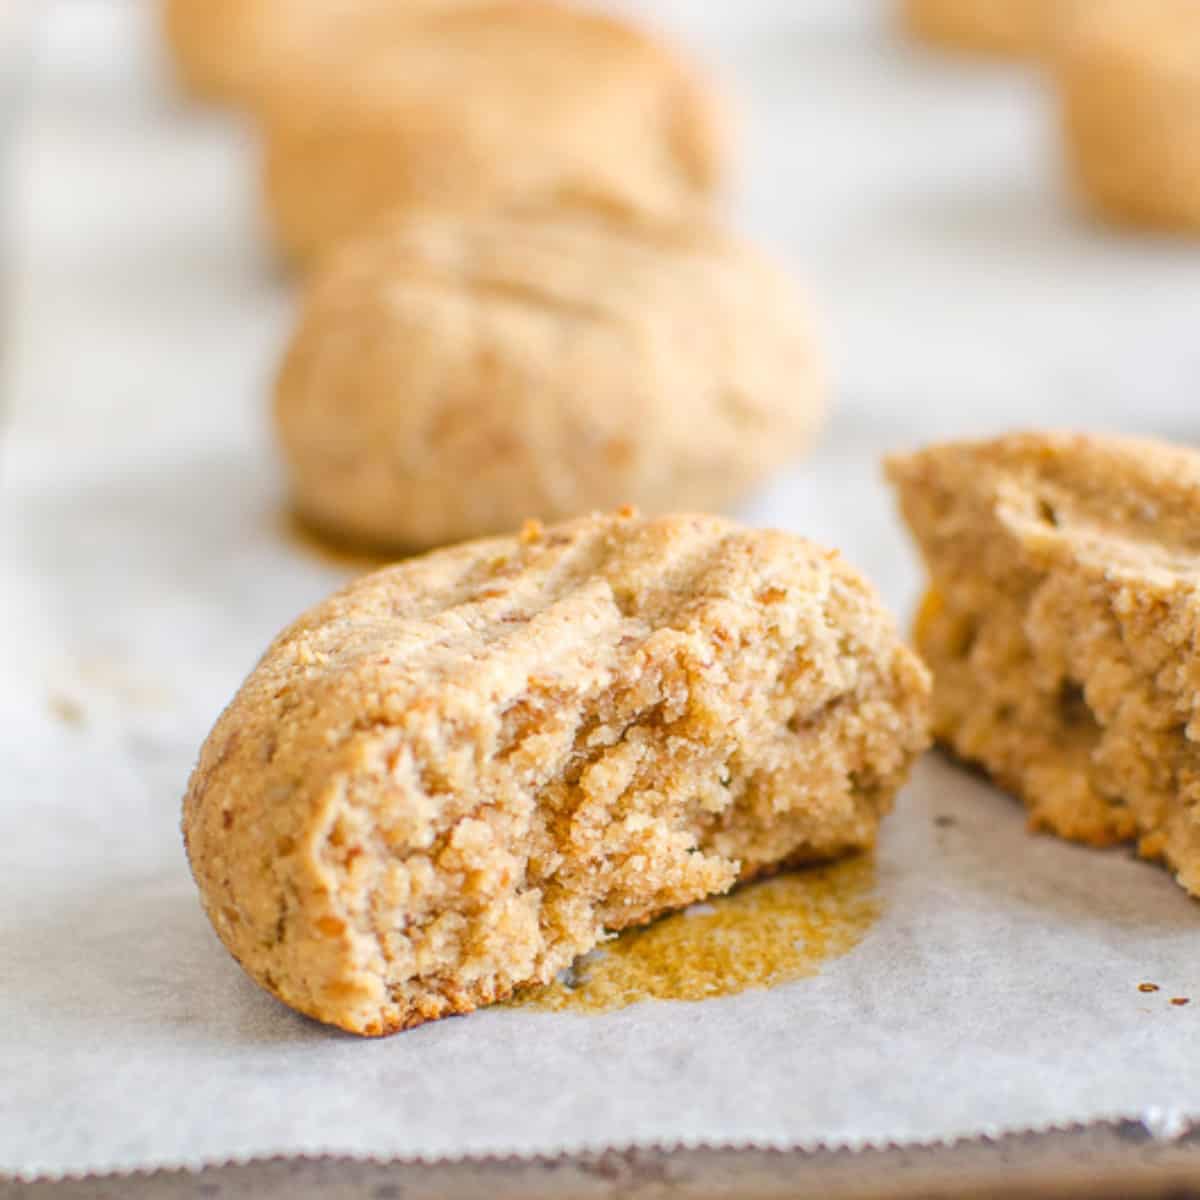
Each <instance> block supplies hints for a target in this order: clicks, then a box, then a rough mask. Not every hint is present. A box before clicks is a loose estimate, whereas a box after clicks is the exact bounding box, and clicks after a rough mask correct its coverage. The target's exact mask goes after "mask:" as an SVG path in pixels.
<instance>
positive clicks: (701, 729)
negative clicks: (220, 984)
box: [183, 510, 928, 1035]
mask: <svg viewBox="0 0 1200 1200" xmlns="http://www.w3.org/2000/svg"><path fill="white" fill-rule="evenodd" d="M927 706H928V678H927V675H926V672H925V670H924V668H923V667H922V666H921V665H920V663H919V662H918V661H917V659H916V658H915V656H914V655H913V654H912V653H911V652H910V651H909V650H908V649H906V648H905V647H904V645H903V644H902V643H901V642H900V640H899V639H898V637H897V635H896V632H895V629H894V626H893V623H892V621H891V619H890V618H889V617H888V616H887V614H886V613H885V612H884V611H883V609H882V608H881V606H880V603H879V600H878V598H877V596H876V594H875V593H874V591H873V590H872V589H871V588H870V586H869V585H868V584H866V583H865V582H864V581H863V580H862V578H861V577H860V576H859V575H857V574H856V573H855V572H854V571H853V570H851V569H850V568H849V567H848V566H847V565H846V564H845V563H844V562H843V561H842V560H841V558H840V557H839V556H838V555H837V554H836V553H834V552H831V551H827V550H822V549H819V548H818V547H816V546H813V545H811V544H810V543H808V542H806V541H804V540H802V539H801V538H798V537H795V536H792V535H789V534H784V533H774V532H763V531H753V530H748V529H744V528H741V527H739V526H737V525H735V524H732V523H730V522H727V521H724V520H721V519H719V518H716V517H707V516H674V517H667V518H660V519H656V520H651V519H644V518H640V517H638V516H637V515H636V514H635V513H633V512H632V510H625V511H623V512H619V513H617V514H614V515H612V516H593V517H587V518H584V519H581V520H578V521H575V522H571V523H568V524H564V525H561V526H558V527H552V528H549V529H545V530H543V529H542V528H541V527H540V526H538V525H537V524H536V523H530V524H529V525H528V526H527V527H526V528H525V529H524V531H523V532H522V533H521V534H520V535H519V536H516V537H504V538H498V539H494V540H487V541H480V542H473V543H470V544H468V545H464V546H459V547H455V548H453V549H449V550H441V551H438V552H436V553H434V554H430V555H428V556H426V557H423V558H419V559H413V560H409V561H408V562H405V563H402V564H400V565H397V566H393V567H389V568H387V569H385V570H383V571H379V572H376V573H374V574H372V575H368V576H364V577H362V578H360V579H359V580H357V581H356V582H355V583H353V584H351V585H350V586H349V587H348V588H346V589H345V590H344V591H342V592H340V593H338V594H337V595H335V596H333V597H332V598H331V599H329V600H327V601H326V602H324V603H323V604H320V605H318V606H317V607H316V608H314V609H312V610H311V611H310V612H308V613H307V614H306V615H304V616H302V617H301V618H300V619H299V620H298V621H297V622H296V623H295V624H294V625H292V626H291V628H289V629H288V630H286V631H285V632H284V633H282V634H281V635H280V636H279V637H278V638H276V640H275V641H274V642H273V643H272V645H271V646H270V648H269V649H268V650H267V652H266V654H265V655H264V656H263V658H262V660H261V661H260V662H259V664H258V666H257V667H256V668H255V669H254V671H253V672H252V674H251V675H250V677H249V678H248V679H247V680H246V682H245V684H244V685H243V686H242V689H241V691H240V692H239V693H238V694H237V696H236V697H235V698H234V700H233V702H232V704H230V706H229V707H228V709H226V711H225V712H224V714H223V715H222V716H221V717H220V719H219V720H218V722H217V724H216V727H215V728H214V729H213V731H212V733H211V734H210V735H209V737H208V740H207V741H206V743H205V745H204V748H203V750H202V751H201V754H200V760H199V764H198V766H197V767H196V770H195V772H194V774H193V776H192V779H191V783H190V785H189V788H188V792H187V796H186V799H185V801H184V814H183V828H184V835H185V840H186V844H187V851H188V855H189V858H190V861H191V865H192V871H193V873H194V875H195V878H196V881H197V883H198V885H199V888H200V893H201V896H202V898H203V902H204V906H205V908H206V910H207V912H208V915H209V917H210V919H211V920H212V923H213V926H214V928H215V929H216V931H217V933H218V934H219V935H220V937H221V939H222V940H223V941H224V943H225V945H226V946H227V947H228V949H229V950H230V951H231V952H232V954H233V955H234V957H235V958H236V959H237V960H238V961H239V962H240V963H241V964H242V966H243V967H244V968H245V969H246V971H247V972H248V973H249V974H250V975H251V977H252V978H253V979H254V980H255V981H256V982H258V983H259V984H261V985H262V986H263V987H264V988H266V989H267V990H268V991H270V992H272V993H274V994H275V995H276V996H277V997H279V998H280V999H281V1000H283V1001H284V1002H285V1003H287V1004H289V1005H291V1006H292V1007H293V1008H296V1009H298V1010H299V1011H300V1012H302V1013H306V1014H308V1015H309V1016H312V1017H315V1018H317V1019H318V1020H320V1021H325V1022H328V1023H330V1024H333V1025H338V1026H340V1027H342V1028H343V1029H346V1030H349V1031H351V1032H354V1033H361V1034H370V1035H374V1034H383V1033H389V1032H393V1031H395V1030H399V1029H404V1028H407V1027H410V1026H413V1025H417V1024H420V1023H421V1022H423V1021H427V1020H432V1019H434V1018H437V1017H442V1016H446V1015H447V1014H450V1013H461V1012H467V1011H469V1010H471V1009H473V1008H476V1007H477V1006H479V1005H482V1004H487V1003H489V1002H491V1001H494V1000H497V999H499V998H501V997H503V996H506V995H508V994H509V993H510V992H511V991H512V990H513V989H514V988H515V987H517V986H518V985H521V984H525V983H545V982H547V981H549V980H551V979H553V978H554V977H555V975H556V974H557V973H558V972H559V971H560V970H562V969H563V968H564V967H566V966H568V965H569V964H570V963H571V961H572V960H573V959H574V958H575V957H576V956H578V955H580V954H582V953H584V952H586V951H588V950H590V949H592V948H593V947H595V946H596V945H597V944H598V943H600V942H601V941H603V940H604V938H605V937H606V936H607V935H608V934H609V933H611V932H612V931H614V930H618V929H622V928H625V927H626V926H630V925H636V924H640V923H642V922H645V921H649V920H651V919H652V918H653V917H654V916H656V915H657V914H659V913H661V912H664V911H666V910H668V909H674V908H679V907H680V906H683V905H686V904H689V903H691V902H693V901H695V900H699V899H700V898H702V897H704V896H708V895H711V894H713V893H716V892H723V891H725V890H726V889H728V888H729V887H730V886H732V885H733V884H734V883H735V882H737V881H738V880H742V879H750V878H752V877H754V876H756V875H761V874H763V873H765V872H769V871H773V870H775V869H777V868H779V867H780V866H782V865H784V864H792V863H805V862H810V861H817V860H823V859H829V858H833V857H835V856H838V855H843V854H846V853H848V852H851V851H855V850H861V849H864V848H866V847H869V846H871V845H872V843H873V842H874V840H875V836H876V830H877V827H878V824H879V821H880V818H881V816H882V815H883V814H884V812H885V811H886V810H887V809H888V808H889V806H890V803H891V799H892V795H893V793H894V792H895V791H896V789H897V788H898V787H899V786H900V785H901V783H902V781H903V780H904V777H905V775H906V772H907V771H908V768H909V765H910V764H911V762H912V760H913V758H914V756H915V755H916V754H917V753H918V752H919V751H920V750H921V749H922V748H923V747H924V745H925V743H926V720H927V715H928V714H927Z"/></svg>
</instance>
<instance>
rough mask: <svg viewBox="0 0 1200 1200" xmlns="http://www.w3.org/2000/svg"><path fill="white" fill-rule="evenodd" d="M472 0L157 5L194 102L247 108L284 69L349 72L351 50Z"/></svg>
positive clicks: (171, 0)
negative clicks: (159, 6) (160, 9)
mask: <svg viewBox="0 0 1200 1200" xmlns="http://www.w3.org/2000/svg"><path fill="white" fill-rule="evenodd" d="M472 2H477V0H163V9H162V29H163V35H164V39H165V41H166V44H167V49H168V51H169V52H170V55H171V59H172V62H173V65H174V67H175V72H176V75H177V76H178V78H179V81H180V83H181V84H182V85H183V87H184V88H185V90H186V91H188V92H189V93H190V94H191V95H193V96H195V97H196V98H197V99H201V100H208V101H213V102H216V103H221V104H231V105H239V106H244V107H251V108H252V107H254V106H255V105H256V104H257V103H258V102H260V101H261V100H262V99H263V98H264V97H265V96H267V95H269V94H270V91H271V89H272V88H273V87H279V86H282V85H283V81H284V80H285V79H286V78H287V75H288V72H289V71H299V70H310V71H321V70H327V71H334V72H338V73H341V74H343V75H344V74H346V73H347V72H348V71H350V70H351V69H352V65H353V57H354V47H356V46H357V45H359V44H361V43H362V42H364V41H370V40H372V39H375V38H378V37H387V38H391V39H396V38H398V37H400V36H402V34H403V32H404V30H405V28H406V26H407V25H409V24H411V23H412V22H413V21H417V20H420V19H422V18H423V17H425V16H428V15H429V14H430V13H433V12H437V11H439V10H442V9H447V8H451V7H460V6H465V5H467V4H469V3H472Z"/></svg>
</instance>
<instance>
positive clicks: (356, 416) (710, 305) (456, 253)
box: [275, 215, 825, 550]
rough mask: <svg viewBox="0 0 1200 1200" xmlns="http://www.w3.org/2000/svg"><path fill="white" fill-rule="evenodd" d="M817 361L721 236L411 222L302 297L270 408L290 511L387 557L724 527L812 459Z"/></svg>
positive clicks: (787, 314) (560, 225) (792, 302)
mask: <svg viewBox="0 0 1200 1200" xmlns="http://www.w3.org/2000/svg"><path fill="white" fill-rule="evenodd" d="M814 343H815V338H814V333H813V328H812V324H811V321H810V317H809V312H808V309H807V307H806V305H805V304H804V303H803V302H802V300H801V299H800V297H799V296H798V295H797V293H796V290H795V288H794V286H793V285H792V283H791V281H790V280H789V279H788V278H787V277H786V276H785V275H784V274H783V273H782V272H781V271H780V270H778V269H776V268H775V267H774V266H772V265H771V264H770V263H768V262H766V261H764V260H763V259H762V258H760V257H759V255H758V254H757V253H756V252H754V251H753V250H751V249H749V248H747V247H745V246H743V245H741V244H740V243H738V242H735V241H734V240H732V239H731V238H729V237H728V236H726V235H724V234H721V233H718V232H714V231H710V230H703V231H688V232H683V231H676V232H674V233H671V234H669V235H668V234H660V235H656V236H648V235H645V234H643V233H641V232H636V231H633V230H631V229H630V228H628V227H626V226H620V225H618V226H613V225H609V224H606V223H602V222H598V221H596V220H592V219H588V218H585V217H578V216H574V217H572V216H559V217H550V218H548V217H542V218H539V219H523V218H520V217H511V216H508V217H506V216H499V215H494V216H488V217H474V218H454V217H448V216H444V217H426V218H413V219H410V220H407V221H404V222H401V223H399V224H397V225H396V226H395V227H394V228H392V229H390V230H388V231H387V232H382V233H380V234H378V235H376V236H373V237H371V238H368V239H365V240H363V241H361V242H358V243H355V244H353V245H350V246H346V247H344V248H343V249H342V251H341V252H340V253H339V254H337V255H335V256H334V257H333V259H332V260H331V261H330V262H329V263H328V264H326V266H325V267H324V268H323V269H322V270H321V271H319V272H318V273H317V274H316V275H314V277H313V278H312V279H311V280H310V283H309V286H308V291H307V295H306V297H305V300H304V305H303V311H302V315H301V320H300V325H299V329H298V330H297V332H296V334H295V336H294V338H293V341H292V344H291V346H290V348H289V350H288V352H287V355H286V358H285V361H284V364H283V367H282V370H281V372H280V376H279V379H278V383H277V391H276V408H275V417H276V425H277V431H278V437H279V441H280V444H281V446H282V449H283V454H284V458H285V460H286V465H287V470H288V475H289V479H290V486H291V491H292V498H293V502H294V505H295V507H296V509H297V511H298V513H299V514H300V516H301V518H302V519H303V520H305V521H307V522H308V523H309V524H310V525H312V526H314V527H316V528H317V529H319V530H322V531H323V532H325V533H326V534H327V535H329V536H332V537H333V538H334V540H341V541H348V542H351V543H357V544H360V545H369V546H372V547H377V548H391V549H395V550H410V549H420V548H425V547H429V546H435V545H439V544H441V543H447V542H455V541H459V540H462V539H465V538H470V537H476V536H481V535H485V534H491V533H496V532H500V531H503V530H505V529H508V528H511V527H514V526H516V525H519V524H520V523H521V521H523V520H524V519H525V518H526V517H540V518H542V519H544V520H551V521H553V520H559V519H561V518H565V517H569V516H574V515H576V514H580V513H588V512H591V511H594V510H597V509H607V508H612V507H614V506H616V505H618V504H625V503H628V504H635V505H638V506H641V507H642V508H644V509H645V510H647V511H648V512H651V513H658V512H664V511H667V510H670V509H683V510H709V509H711V510H720V509H725V508H727V507H729V506H730V505H732V504H734V503H735V502H736V501H738V500H740V499H742V498H743V497H744V496H746V495H747V493H749V492H750V491H752V490H753V489H754V487H755V486H756V485H758V484H760V483H761V482H762V481H763V480H764V479H765V478H766V477H767V476H769V475H770V474H771V473H772V472H773V471H775V470H776V469H777V468H779V467H781V466H782V465H784V464H785V463H786V462H787V461H789V460H790V459H792V458H794V457H795V456H797V455H799V454H801V453H803V452H804V451H805V450H806V449H807V447H808V445H809V443H810V442H811V440H812V438H813V436H814V433H815V430H816V428H817V426H818V425H819V423H820V421H821V418H822V416H823V413H824V408H825V387H824V378H823V374H822V371H821V368H820V365H819V358H818V355H817V352H816V347H815V344H814Z"/></svg>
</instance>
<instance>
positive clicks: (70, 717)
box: [46, 692, 87, 727]
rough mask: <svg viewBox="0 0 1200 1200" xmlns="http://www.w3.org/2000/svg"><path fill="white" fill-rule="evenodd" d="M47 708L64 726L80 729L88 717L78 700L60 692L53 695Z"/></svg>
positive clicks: (47, 703)
mask: <svg viewBox="0 0 1200 1200" xmlns="http://www.w3.org/2000/svg"><path fill="white" fill-rule="evenodd" d="M46 706H47V707H48V708H49V709H50V714H51V716H53V717H55V718H56V719H57V720H59V721H61V722H62V723H63V724H64V725H74V726H77V727H78V726H80V725H82V724H83V723H84V721H85V719H86V717H87V713H86V712H85V710H84V707H83V705H82V704H80V703H79V701H78V700H76V699H74V698H73V697H71V696H64V695H62V693H60V692H55V693H54V694H52V695H51V696H50V698H49V700H47V702H46Z"/></svg>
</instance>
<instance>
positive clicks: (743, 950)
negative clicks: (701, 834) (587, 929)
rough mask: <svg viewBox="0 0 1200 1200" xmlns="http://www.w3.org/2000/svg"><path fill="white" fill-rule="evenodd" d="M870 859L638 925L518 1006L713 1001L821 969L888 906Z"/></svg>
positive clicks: (597, 1008) (577, 1008) (807, 872)
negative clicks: (880, 897)
mask: <svg viewBox="0 0 1200 1200" xmlns="http://www.w3.org/2000/svg"><path fill="white" fill-rule="evenodd" d="M874 889H875V863H874V860H873V859H871V858H870V857H869V856H860V857H857V858H851V859H846V860H844V861H843V862H839V863H834V864H832V865H830V866H824V867H810V868H807V869H804V870H799V871H794V872H791V873H789V874H786V875H777V876H775V877H774V878H772V879H766V880H763V881H762V882H760V883H751V884H747V885H746V886H745V887H741V888H739V889H738V890H737V891H736V892H734V893H733V894H732V895H729V896H720V897H717V898H716V899H713V900H710V901H707V902H706V903H704V904H702V905H694V906H693V907H692V908H691V909H689V910H687V911H685V912H681V913H675V914H673V915H671V916H669V917H663V918H662V919H660V920H658V921H655V922H654V923H653V924H652V925H647V926H645V927H643V928H640V929H629V930H626V931H625V932H624V933H622V934H621V935H620V936H619V937H617V938H616V939H615V940H614V941H612V942H609V943H607V944H606V945H605V946H603V947H602V948H601V949H599V950H596V951H593V952H592V953H591V954H587V955H584V956H583V958H581V959H579V960H578V961H577V962H576V963H575V965H574V967H573V968H572V970H571V971H570V972H569V975H570V976H571V980H570V985H568V984H567V983H565V982H563V981H562V980H559V981H556V982H555V983H552V984H549V985H547V986H545V987H539V988H531V989H530V990H528V991H526V992H524V993H522V994H520V995H519V996H517V997H516V999H515V1000H514V1001H512V1003H515V1004H517V1005H520V1006H523V1007H529V1008H538V1009H543V1010H549V1011H552V1012H559V1011H563V1010H569V1011H574V1012H589V1013H597V1012H611V1011H612V1010H614V1009H618V1008H625V1007H626V1006H627V1005H630V1004H636V1003H637V1002H638V1001H639V1000H708V999H710V998H712V997H714V996H733V995H736V994H737V993H739V992H745V991H749V990H750V989H751V988H770V987H776V986H777V985H778V984H781V983H787V982H789V981H790V980H793V979H803V978H804V977H806V976H810V975H815V974H817V972H818V971H819V970H820V968H821V964H822V963H825V962H828V961H829V960H830V959H834V958H839V957H840V956H841V955H843V954H845V953H847V952H848V951H850V950H852V949H853V948H854V947H855V946H857V945H858V943H859V942H860V941H862V939H863V937H864V936H865V934H866V932H867V930H868V929H870V927H871V926H872V924H874V922H875V921H876V919H877V918H878V916H879V913H880V905H879V901H878V900H877V899H876V897H875V894H874Z"/></svg>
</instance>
